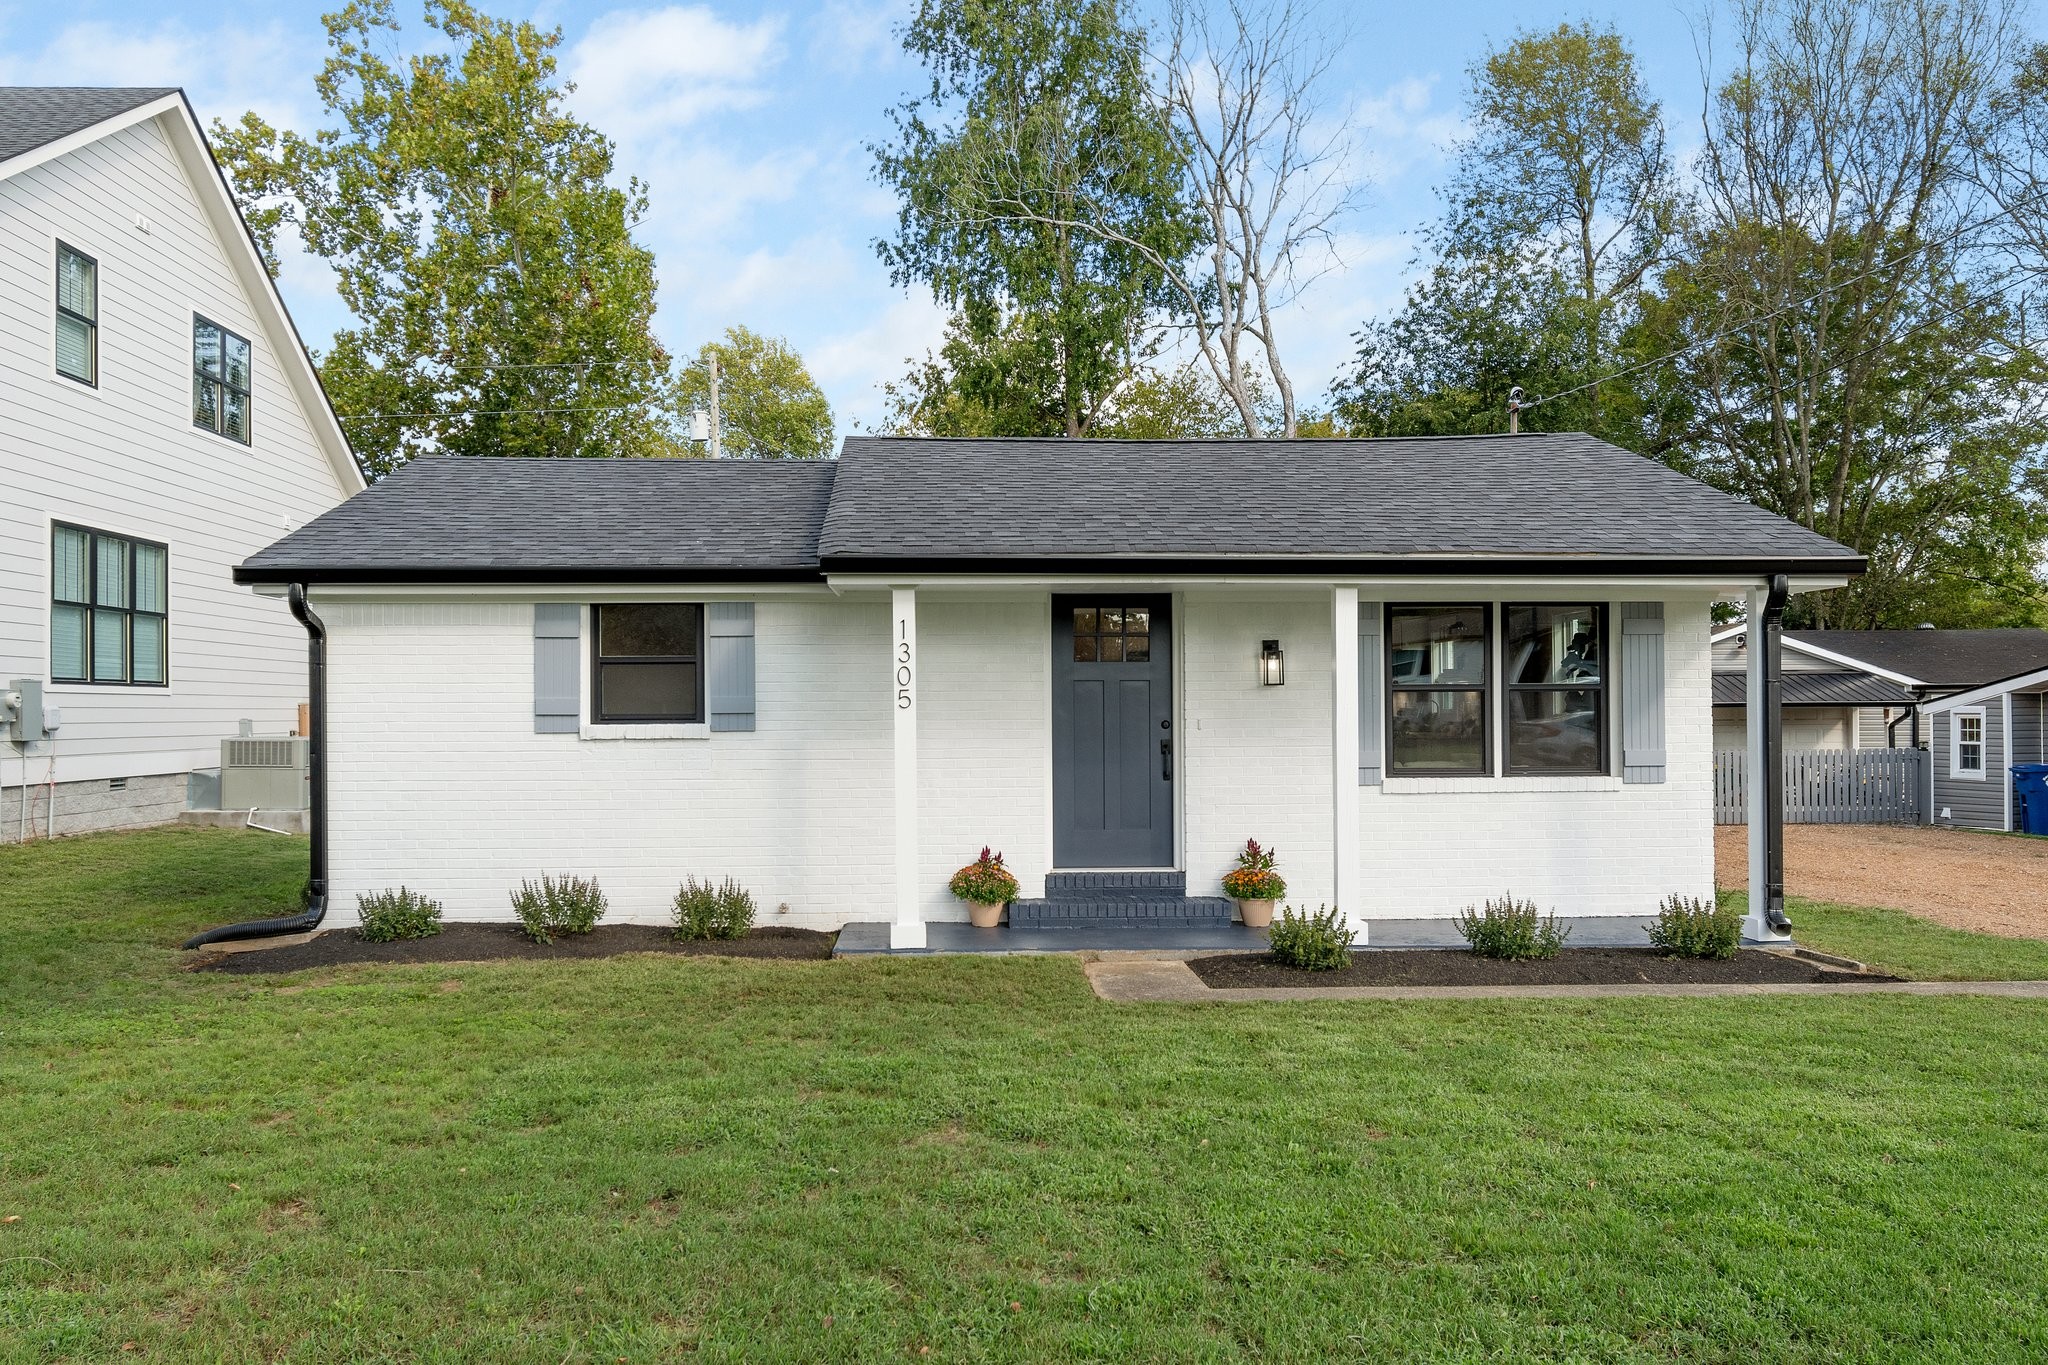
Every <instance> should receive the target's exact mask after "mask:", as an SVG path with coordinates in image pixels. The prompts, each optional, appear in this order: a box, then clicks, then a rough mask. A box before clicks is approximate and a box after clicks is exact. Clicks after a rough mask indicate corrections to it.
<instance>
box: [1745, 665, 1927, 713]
mask: <svg viewBox="0 0 2048 1365" xmlns="http://www.w3.org/2000/svg"><path fill="white" fill-rule="evenodd" d="M1784 684H1785V690H1784V693H1783V697H1784V704H1785V705H1787V706H1907V705H1910V704H1911V703H1912V701H1913V696H1912V694H1911V693H1909V692H1907V691H1906V689H1905V688H1903V687H1901V686H1899V685H1898V684H1897V683H1895V682H1892V681H1890V680H1889V679H1885V678H1874V677H1872V676H1871V675H1870V674H1868V673H1787V674H1785V675H1784ZM1748 704H1749V675H1748V674H1746V673H1716V674H1715V675H1714V705H1716V706H1747V705H1748Z"/></svg>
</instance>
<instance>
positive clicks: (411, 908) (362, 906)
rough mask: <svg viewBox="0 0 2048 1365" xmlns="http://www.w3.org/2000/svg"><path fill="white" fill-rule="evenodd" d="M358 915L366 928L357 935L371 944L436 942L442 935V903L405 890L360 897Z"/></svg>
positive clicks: (357, 905) (357, 901) (357, 903)
mask: <svg viewBox="0 0 2048 1365" xmlns="http://www.w3.org/2000/svg"><path fill="white" fill-rule="evenodd" d="M356 913H357V914H358V915H361V916H362V919H363V927H362V928H361V929H359V930H358V931H357V932H358V933H360V934H361V935H362V936H363V938H364V939H366V940H367V941H369V942H371V943H395V942H397V941H398V940H399V939H402V938H432V937H433V936H434V935H436V934H438V933H440V932H441V902H439V901H437V900H429V899H428V898H427V897H425V896H422V895H421V894H420V893H419V892H417V891H408V890H406V889H405V888H404V887H402V886H401V887H399V888H398V889H397V890H396V891H378V892H374V893H372V894H370V895H367V896H357V897H356Z"/></svg>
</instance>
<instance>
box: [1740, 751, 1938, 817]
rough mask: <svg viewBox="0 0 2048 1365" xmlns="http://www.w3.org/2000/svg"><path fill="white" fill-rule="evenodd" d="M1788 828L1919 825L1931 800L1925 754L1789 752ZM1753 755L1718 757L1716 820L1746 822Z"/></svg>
mask: <svg viewBox="0 0 2048 1365" xmlns="http://www.w3.org/2000/svg"><path fill="white" fill-rule="evenodd" d="M1783 757H1784V760H1785V823H1786V824H1788V825H1917V824H1919V823H1920V821H1921V818H1922V815H1923V812H1924V803H1925V801H1926V798H1927V753H1926V751H1925V750H1923V749H1788V750H1786V751H1785V753H1784V755H1783ZM1748 778H1749V755H1748V753H1747V752H1745V751H1744V750H1741V749H1724V750H1722V751H1721V752H1719V753H1717V754H1715V755H1714V820H1715V823H1717V824H1723V825H1740V824H1744V823H1746V816H1745V813H1744V807H1745V806H1747V805H1748V795H1749V780H1748Z"/></svg>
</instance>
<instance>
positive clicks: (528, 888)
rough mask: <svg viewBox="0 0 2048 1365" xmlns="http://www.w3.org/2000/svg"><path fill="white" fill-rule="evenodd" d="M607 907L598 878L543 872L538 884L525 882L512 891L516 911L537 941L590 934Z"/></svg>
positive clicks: (528, 933)
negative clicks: (567, 935)
mask: <svg viewBox="0 0 2048 1365" xmlns="http://www.w3.org/2000/svg"><path fill="white" fill-rule="evenodd" d="M607 908H608V906H607V903H606V901H605V896H604V892H603V891H602V890H601V889H600V888H599V887H598V884H597V882H596V880H595V879H594V878H592V879H586V878H583V877H562V878H560V879H557V878H554V877H550V876H547V875H545V874H543V875H542V877H541V879H540V881H539V882H538V883H537V884H536V883H534V882H521V883H520V884H519V889H518V890H517V891H515V892H513V893H512V912H513V913H514V914H516V915H518V916H519V924H520V927H521V928H523V929H525V930H526V936H527V937H528V938H530V939H532V940H533V941H534V942H535V943H553V942H554V941H555V939H556V938H557V937H558V936H561V935H564V934H587V933H589V932H590V931H591V930H592V929H595V928H596V927H597V922H598V921H599V920H601V919H603V918H604V912H605V910H606V909H607Z"/></svg>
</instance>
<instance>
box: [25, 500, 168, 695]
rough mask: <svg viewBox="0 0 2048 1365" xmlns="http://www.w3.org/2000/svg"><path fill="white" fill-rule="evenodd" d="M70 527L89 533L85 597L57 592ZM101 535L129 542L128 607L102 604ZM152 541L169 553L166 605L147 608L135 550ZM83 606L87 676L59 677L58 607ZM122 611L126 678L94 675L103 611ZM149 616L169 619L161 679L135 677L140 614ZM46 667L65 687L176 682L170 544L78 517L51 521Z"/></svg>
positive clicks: (165, 685) (160, 685)
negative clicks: (140, 594)
mask: <svg viewBox="0 0 2048 1365" xmlns="http://www.w3.org/2000/svg"><path fill="white" fill-rule="evenodd" d="M60 531H71V532H74V533H76V534H78V535H82V536H84V537H85V538H86V543H85V600H84V601H82V602H74V601H70V600H67V599H64V598H60V597H58V596H57V533H58V532H60ZM101 540H118V541H122V542H124V543H125V544H126V545H127V546H128V605H127V606H125V607H103V606H101V605H99V586H100V554H99V542H100V541H101ZM144 545H147V546H148V547H150V548H151V549H153V550H161V551H162V552H163V556H164V609H163V610H162V611H146V610H144V609H143V608H141V607H138V606H136V605H135V602H136V594H135V585H136V576H135V575H136V564H137V562H138V560H139V559H140V556H138V555H137V554H136V553H135V550H136V548H137V547H139V546H144ZM58 607H83V608H84V609H85V648H84V653H83V654H82V656H81V658H82V660H83V663H84V668H85V676H84V677H82V678H60V677H58V676H57V654H56V645H57V638H56V633H57V625H56V622H57V608H58ZM103 611H118V612H120V613H121V619H122V622H123V627H124V629H126V630H127V632H128V649H127V659H128V676H127V677H126V678H123V679H114V678H95V677H93V676H92V661H93V648H92V646H93V631H94V630H95V629H97V623H98V616H97V614H98V613H99V612H103ZM138 616H144V617H149V618H151V619H154V620H158V621H162V622H163V623H164V676H163V679H162V680H161V681H159V682H137V681H136V680H135V618H136V617H138ZM46 655H47V659H46V666H47V667H48V669H49V675H50V683H51V685H52V686H62V687H154V688H165V689H168V688H169V687H170V685H171V547H170V546H169V544H167V543H165V542H163V541H158V540H144V539H143V538H142V537H140V536H124V535H122V534H120V533H119V532H116V531H96V530H94V529H93V528H92V527H90V526H80V525H78V524H77V523H76V522H69V521H52V522H51V523H50V640H49V648H48V650H46Z"/></svg>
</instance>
